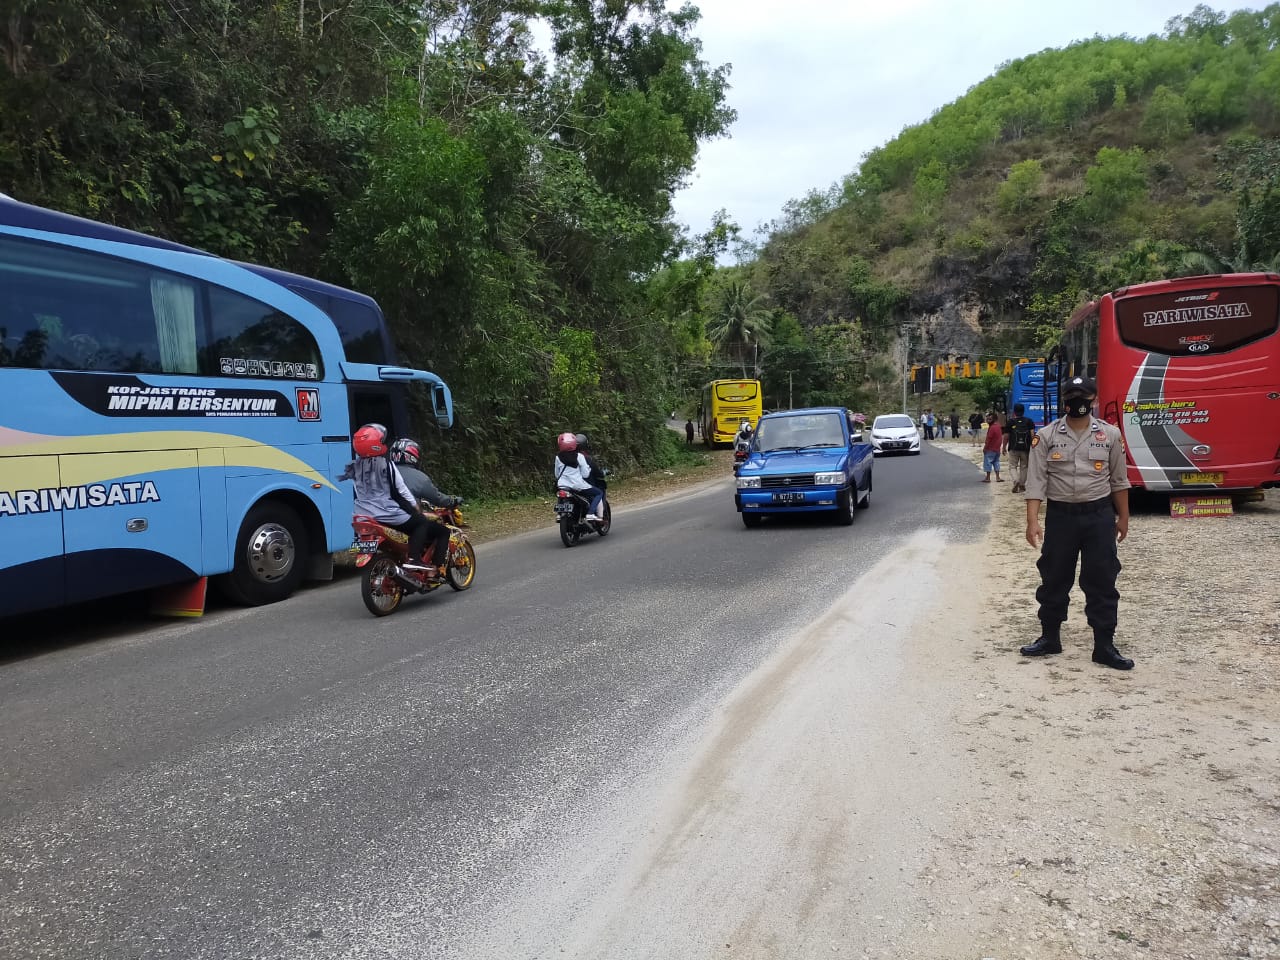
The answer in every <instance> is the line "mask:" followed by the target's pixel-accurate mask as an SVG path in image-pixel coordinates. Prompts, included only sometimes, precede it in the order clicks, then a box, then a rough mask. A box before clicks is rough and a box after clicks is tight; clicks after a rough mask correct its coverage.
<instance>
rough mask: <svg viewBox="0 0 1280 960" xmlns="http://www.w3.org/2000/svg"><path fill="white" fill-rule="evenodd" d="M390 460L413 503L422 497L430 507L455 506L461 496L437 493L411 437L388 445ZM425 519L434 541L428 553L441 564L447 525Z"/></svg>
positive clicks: (446, 552)
mask: <svg viewBox="0 0 1280 960" xmlns="http://www.w3.org/2000/svg"><path fill="white" fill-rule="evenodd" d="M391 460H392V462H393V463H394V464H395V465H396V469H397V470H399V471H400V476H401V477H403V478H404V482H405V486H407V487H408V488H409V490H410V492H411V493H412V494H413V498H414V501H415V502H416V503H422V502H423V501H424V500H425V501H426V502H427V503H429V504H431V506H433V507H456V506H459V505H461V503H462V498H461V497H451V496H449V495H448V494H444V493H441V492H440V490H439V489H438V488H437V487H436V485H435V484H434V483H433V482H432V481H431V478H430V477H429V476H427V475H426V474H425V473H424V472H423V471H422V446H421V445H420V444H419V443H418V441H417V440H414V439H413V438H412V437H401V438H400V439H399V440H397V441H396V442H395V443H393V444H392V445H391ZM426 519H427V527H428V535H427V538H428V539H429V540H431V541H432V542H433V543H434V544H435V550H434V551H433V552H432V554H431V556H432V559H434V560H435V561H436V562H437V564H438V565H439V566H441V567H443V566H444V564H443V563H442V562H440V561H441V558H444V557H447V556H448V555H449V528H448V527H446V526H445V525H444V524H443V523H441V522H440V521H438V520H433V519H431V518H430V517H428V518H426Z"/></svg>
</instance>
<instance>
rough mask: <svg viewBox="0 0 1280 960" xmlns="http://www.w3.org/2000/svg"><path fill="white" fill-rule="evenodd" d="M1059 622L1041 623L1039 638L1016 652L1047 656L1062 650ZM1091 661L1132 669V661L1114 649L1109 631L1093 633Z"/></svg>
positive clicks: (1118, 668)
mask: <svg viewBox="0 0 1280 960" xmlns="http://www.w3.org/2000/svg"><path fill="white" fill-rule="evenodd" d="M1060 630H1061V624H1056V623H1055V624H1053V625H1052V626H1051V625H1049V624H1047V623H1046V624H1042V625H1041V630H1040V639H1039V640H1037V641H1036V642H1035V643H1028V644H1027V645H1026V646H1022V647H1019V648H1018V652H1019V653H1020V654H1022V655H1023V656H1024V657H1047V656H1048V655H1049V654H1051V653H1061V652H1062V638H1061V635H1060V633H1059V631H1060ZM1093 662H1094V663H1100V664H1102V665H1103V666H1104V667H1110V668H1111V669H1112V670H1132V669H1133V661H1132V660H1130V659H1129V658H1128V657H1122V656H1120V651H1119V650H1117V649H1116V645H1115V643H1114V642H1113V641H1112V634H1111V633H1109V632H1108V633H1101V632H1095V633H1094V635H1093Z"/></svg>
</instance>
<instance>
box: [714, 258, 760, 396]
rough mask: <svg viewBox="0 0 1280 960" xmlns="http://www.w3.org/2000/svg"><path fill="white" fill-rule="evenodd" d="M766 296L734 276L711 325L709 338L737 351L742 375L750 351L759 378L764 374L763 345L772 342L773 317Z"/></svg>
mask: <svg viewBox="0 0 1280 960" xmlns="http://www.w3.org/2000/svg"><path fill="white" fill-rule="evenodd" d="M764 301H765V298H764V297H763V296H761V295H759V294H756V293H754V292H753V291H752V290H751V288H750V287H748V286H747V285H746V284H745V283H743V282H742V281H741V280H732V281H730V282H729V284H728V285H727V286H725V288H724V290H723V291H721V294H720V302H719V303H718V304H717V306H716V312H715V315H714V316H713V317H712V319H711V323H710V324H709V325H708V327H707V338H708V339H709V340H710V341H711V342H712V343H713V344H715V345H716V347H717V348H718V349H721V350H724V351H725V352H726V353H729V354H730V355H734V354H736V355H737V360H738V362H739V364H741V366H742V376H743V379H746V376H747V354H748V353H750V354H751V365H752V368H753V371H754V376H755V378H756V379H759V378H760V363H759V361H760V348H761V347H767V346H769V342H770V333H771V327H772V324H771V317H770V313H769V310H768V308H766V307H765V305H764Z"/></svg>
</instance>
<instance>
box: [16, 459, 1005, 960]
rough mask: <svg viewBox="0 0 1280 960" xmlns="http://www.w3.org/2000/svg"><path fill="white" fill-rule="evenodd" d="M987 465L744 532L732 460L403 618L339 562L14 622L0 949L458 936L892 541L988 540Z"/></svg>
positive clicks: (899, 477)
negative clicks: (840, 518)
mask: <svg viewBox="0 0 1280 960" xmlns="http://www.w3.org/2000/svg"><path fill="white" fill-rule="evenodd" d="M977 479H978V475H977V473H976V472H975V470H974V468H973V467H972V466H971V465H970V464H968V463H966V462H964V461H962V460H960V459H958V458H955V457H952V456H949V455H947V454H944V453H939V452H937V451H933V450H929V449H926V450H925V452H924V453H923V454H922V455H921V456H919V457H904V458H894V459H882V460H878V461H877V462H876V465H875V472H874V493H873V495H872V504H871V508H870V509H869V510H865V511H859V512H858V513H857V518H856V520H855V522H854V525H853V526H852V527H841V526H836V525H832V524H829V523H828V522H825V521H821V520H811V519H809V518H797V519H795V520H790V521H786V522H780V523H770V524H766V525H765V526H764V527H763V528H761V529H757V530H750V531H749V530H746V529H745V528H744V527H743V526H742V524H741V522H740V520H739V518H738V516H737V514H736V513H735V512H734V510H733V504H732V488H731V479H729V478H726V480H725V482H724V483H718V484H715V485H714V486H710V487H707V488H700V489H699V490H696V491H693V492H690V493H686V494H684V495H682V496H680V497H678V498H675V499H671V500H667V501H663V502H659V503H655V504H651V505H647V506H644V507H636V508H632V509H628V510H624V511H619V512H618V513H617V514H616V515H615V518H614V529H613V532H612V533H611V535H610V536H609V537H608V538H607V539H599V538H592V539H590V540H588V541H586V542H584V543H583V544H581V545H579V546H577V547H575V548H573V549H571V550H566V549H565V548H564V547H563V546H561V544H560V541H559V537H558V535H557V532H556V530H555V528H554V526H552V524H551V522H550V521H551V518H550V517H548V523H547V525H546V527H545V528H543V529H541V530H538V531H536V532H534V533H531V534H527V535H523V536H520V537H515V538H511V539H508V540H505V541H500V542H495V543H491V544H486V545H483V546H481V547H480V548H479V549H478V553H479V561H478V571H477V578H476V585H475V586H474V587H473V589H472V590H470V591H469V592H467V593H462V594H455V593H453V592H451V591H449V590H447V589H446V590H442V591H438V592H436V593H435V594H432V595H431V596H428V597H420V598H411V599H409V600H408V601H406V604H405V606H404V607H402V609H401V610H400V611H399V612H398V613H397V614H395V615H394V616H392V617H389V618H384V619H374V618H372V617H371V616H369V615H368V613H367V612H366V611H365V609H364V606H363V604H362V603H361V601H360V597H359V589H358V584H357V582H356V580H355V579H353V578H351V577H349V576H348V577H346V578H344V579H343V580H340V581H339V582H337V583H334V584H330V585H326V586H324V587H320V588H313V589H307V590H305V591H303V592H302V593H300V594H299V595H297V596H295V597H294V598H293V599H291V600H290V601H288V602H286V603H282V604H278V605H275V606H272V607H267V608H261V609H256V610H235V609H223V610H220V611H216V612H215V613H214V614H213V615H212V616H209V617H206V618H205V619H203V620H199V621H192V622H180V623H164V624H160V625H155V624H148V625H139V624H137V623H135V622H134V621H132V620H129V619H127V618H126V619H121V618H113V617H112V616H110V615H107V616H105V619H104V622H96V623H92V624H80V625H73V624H72V623H71V621H70V620H69V619H68V617H67V616H66V615H63V616H61V617H55V618H52V619H50V620H49V621H48V622H49V623H50V624H53V626H51V627H49V628H48V629H47V630H44V629H40V628H39V624H40V623H41V622H42V621H41V620H40V619H39V618H25V619H23V620H21V621H9V622H8V623H7V624H6V623H5V622H3V621H0V637H3V644H4V646H3V648H0V649H2V650H3V652H4V653H6V654H8V656H9V659H8V660H7V661H5V662H3V663H0V729H3V731H4V735H3V739H2V740H0V957H2V958H23V960H37V958H58V960H64V958H71V957H95V958H117V957H119V958H126V957H128V958H143V957H145V958H152V957H175V958H177V957H181V958H186V960H196V958H217V960H225V958H239V957H245V958H248V957H254V958H257V957H263V958H266V957H280V958H291V960H292V958H309V957H317V958H319V957H325V958H332V957H391V956H395V957H405V958H416V957H437V956H439V957H444V956H450V955H456V954H451V945H452V944H454V943H456V942H458V941H460V940H463V939H466V938H467V937H469V936H471V935H473V934H474V933H475V932H476V931H477V930H482V929H483V926H484V924H485V922H486V921H485V915H486V910H487V909H488V905H491V904H493V903H494V902H496V901H499V900H500V899H501V897H502V894H503V891H504V889H505V885H506V884H508V883H509V882H511V880H512V878H513V877H514V876H515V875H516V874H517V873H518V872H519V868H520V867H521V865H523V864H527V863H528V862H529V861H530V860H531V858H534V857H538V856H544V855H546V854H547V853H548V852H549V848H551V847H554V846H555V845H557V844H564V843H566V842H571V837H569V838H566V830H565V824H572V823H574V822H575V818H577V817H579V816H581V814H582V811H583V809H584V808H590V807H594V806H599V805H607V804H609V803H613V804H617V803H618V802H619V801H621V802H622V803H624V804H625V801H626V797H625V792H624V791H625V790H626V784H627V782H629V781H632V780H634V779H635V778H638V777H649V778H653V777H658V778H661V777H662V776H664V775H666V770H665V765H666V764H667V763H668V762H673V761H672V760H671V758H673V757H677V756H679V755H681V751H682V750H683V749H684V748H685V747H687V745H688V744H689V743H690V742H692V741H695V740H696V739H697V737H698V735H699V732H700V731H701V730H702V729H703V728H704V727H705V725H706V724H707V722H708V718H709V717H710V716H711V715H712V713H713V712H714V710H715V709H716V706H717V704H719V703H721V702H722V701H723V700H724V698H725V697H726V696H727V695H728V694H729V693H730V691H732V690H733V689H734V688H735V687H736V686H737V685H738V684H740V683H741V682H742V681H743V679H744V678H745V677H747V676H748V675H749V674H750V673H751V671H752V670H753V669H754V668H755V667H756V666H757V665H759V664H760V663H761V662H762V661H763V660H764V659H765V658H767V657H768V655H769V654H770V653H771V652H772V651H773V650H775V649H776V648H777V647H778V645H779V644H780V643H782V642H783V641H784V640H785V639H786V638H787V637H788V636H790V635H792V634H793V633H794V632H795V631H797V630H800V629H802V628H804V627H806V625H809V624H812V623H813V622H814V621H816V620H817V619H818V618H819V617H820V616H821V615H822V613H823V611H824V610H826V609H827V608H828V607H829V606H830V605H831V604H832V603H833V602H834V601H835V600H836V599H838V598H839V597H840V596H842V595H843V594H844V593H845V592H846V591H847V590H848V588H849V587H850V586H851V585H852V584H853V583H854V582H855V581H857V580H858V579H859V577H861V576H862V574H864V573H865V572H867V571H868V570H870V569H871V568H872V567H873V566H874V565H875V564H876V563H877V562H878V561H880V560H881V559H883V558H884V557H885V556H887V555H888V554H890V553H891V552H892V551H894V550H895V549H896V548H897V547H899V546H900V545H901V544H903V543H904V542H905V541H906V540H908V539H909V538H911V537H912V536H913V535H915V534H916V533H918V532H919V531H921V530H922V529H926V528H930V529H935V530H940V531H942V533H943V535H944V536H946V537H947V538H949V539H952V540H962V541H968V540H973V539H976V538H977V537H978V536H979V534H980V532H981V529H982V527H983V525H984V524H985V522H986V509H987V508H986V506H985V505H984V504H986V503H987V502H988V498H987V497H980V496H979V493H980V492H986V491H987V490H988V489H989V488H986V487H982V486H981V485H979V484H977V483H976V481H977ZM859 589H860V590H867V591H874V589H875V584H874V583H871V582H868V583H863V584H860V585H859ZM33 629H36V630H39V635H32V630H33ZM54 634H56V636H55V635H54ZM69 641H75V642H69ZM855 708H856V707H851V709H855ZM550 852H554V851H550ZM513 960H514V955H513Z"/></svg>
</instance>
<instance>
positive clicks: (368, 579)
mask: <svg viewBox="0 0 1280 960" xmlns="http://www.w3.org/2000/svg"><path fill="white" fill-rule="evenodd" d="M395 568H396V565H395V562H394V561H392V559H391V558H390V557H374V558H373V562H371V563H370V564H369V565H368V566H367V567H365V568H364V574H363V575H362V576H361V578H360V596H361V597H362V598H363V599H364V605H365V606H366V607H368V608H369V612H370V613H372V614H373V615H374V616H375V617H386V616H390V615H391V614H393V613H395V612H396V610H397V609H398V608H399V606H400V601H401V600H403V599H404V587H403V586H402V585H401V584H400V581H399V580H397V579H396V578H395V577H394V576H393V575H392V572H393V571H394V570H395Z"/></svg>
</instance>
